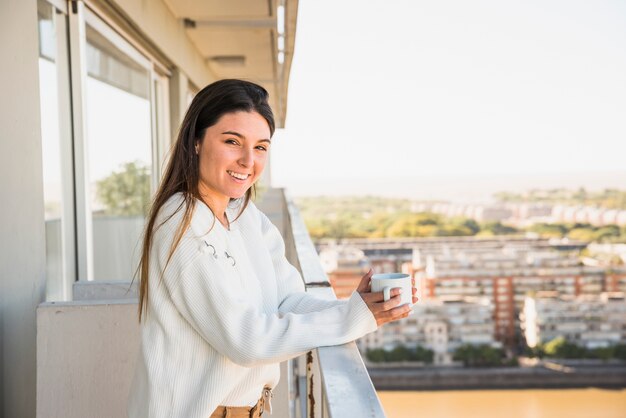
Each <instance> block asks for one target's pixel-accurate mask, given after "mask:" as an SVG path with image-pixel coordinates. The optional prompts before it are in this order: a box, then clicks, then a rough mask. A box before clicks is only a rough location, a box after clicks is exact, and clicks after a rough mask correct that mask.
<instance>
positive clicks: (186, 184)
mask: <svg viewBox="0 0 626 418" xmlns="http://www.w3.org/2000/svg"><path fill="white" fill-rule="evenodd" d="M238 111H245V112H257V113H259V114H260V115H261V116H263V118H265V120H266V121H267V124H268V125H269V128H270V133H271V134H272V135H273V134H274V130H275V125H274V115H273V113H272V109H271V108H270V106H269V103H268V93H267V91H266V90H265V89H264V88H263V87H261V86H259V85H257V84H254V83H251V82H249V81H243V80H232V79H229V80H220V81H216V82H215V83H212V84H209V85H208V86H206V87H205V88H203V89H202V90H200V92H199V93H198V94H197V95H196V96H195V97H194V99H193V101H192V102H191V105H190V106H189V109H187V113H186V114H185V118H184V119H183V123H182V124H181V126H180V129H179V131H178V138H177V139H176V143H175V144H174V147H173V148H172V150H171V155H170V157H169V161H168V163H167V168H166V169H165V174H164V176H163V179H162V180H161V184H160V185H159V188H158V190H157V192H156V194H155V196H154V198H153V200H152V205H151V207H150V211H149V214H148V222H147V223H146V227H145V230H144V236H143V248H142V251H141V259H140V261H139V265H138V266H137V271H136V274H135V276H137V274H138V275H139V278H140V281H139V309H138V310H139V312H138V313H139V321H140V322H141V318H142V315H143V314H145V313H146V311H147V306H148V278H149V276H150V274H149V273H150V272H149V266H150V249H151V247H152V237H153V235H154V232H155V231H156V230H157V229H158V228H159V227H160V226H161V225H163V224H164V223H165V222H167V220H168V219H170V218H171V217H172V216H173V215H174V214H175V213H177V212H178V211H180V210H181V209H182V208H183V207H184V208H185V212H184V214H183V219H182V222H181V223H180V225H179V226H178V229H177V230H176V234H175V235H174V240H173V242H172V246H171V248H170V251H169V256H168V258H167V261H166V263H165V266H166V267H167V264H168V263H169V261H170V259H171V257H172V254H173V253H174V251H175V250H176V247H177V246H178V244H179V243H180V240H181V239H182V237H183V235H184V234H185V232H186V231H187V228H189V224H190V222H191V217H192V215H193V211H194V209H195V205H196V199H200V193H199V191H198V183H199V178H200V175H199V164H198V157H197V155H196V152H195V144H196V143H197V141H201V140H202V138H203V137H204V134H205V132H206V129H207V128H208V127H210V126H213V125H215V124H216V123H217V122H218V120H219V119H220V117H222V116H223V115H224V114H226V113H231V112H238ZM253 192H254V186H253V187H251V188H250V189H248V190H247V191H246V194H245V196H244V198H243V199H244V204H243V205H242V208H241V211H240V212H239V214H241V212H243V210H244V209H245V208H246V206H247V205H248V202H249V201H250V197H251V195H252V193H253ZM176 193H182V195H183V198H184V200H183V202H182V203H181V204H180V206H179V207H178V208H177V209H176V211H174V213H173V214H172V215H170V216H169V217H168V218H167V219H165V220H164V221H163V222H161V223H160V224H159V225H156V218H157V214H158V213H159V210H160V209H161V207H162V206H163V205H164V204H165V202H167V200H168V199H169V198H170V197H172V196H173V195H174V194H176ZM209 209H210V208H209ZM166 267H165V268H166ZM165 268H164V269H165ZM160 273H161V274H163V271H161V272H160Z"/></svg>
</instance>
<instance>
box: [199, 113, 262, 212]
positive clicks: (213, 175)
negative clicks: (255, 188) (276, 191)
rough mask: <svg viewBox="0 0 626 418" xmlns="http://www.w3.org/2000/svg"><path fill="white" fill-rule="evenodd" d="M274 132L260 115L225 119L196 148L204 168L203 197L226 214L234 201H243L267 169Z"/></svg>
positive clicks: (242, 114)
mask: <svg viewBox="0 0 626 418" xmlns="http://www.w3.org/2000/svg"><path fill="white" fill-rule="evenodd" d="M270 142H271V141H270V128H269V125H268V124H267V121H266V120H265V119H264V118H263V116H261V115H260V114H258V113H257V112H244V111H240V112H232V113H226V114H224V115H222V117H221V118H220V119H219V120H218V121H217V123H216V124H215V125H213V126H210V127H209V128H207V130H206V133H205V135H204V138H202V140H201V141H198V143H197V144H196V150H197V153H198V158H199V166H200V184H199V185H198V186H199V187H198V188H199V191H200V194H201V196H202V197H203V198H205V199H206V200H208V201H209V202H210V203H212V204H217V205H219V206H218V207H215V208H212V209H219V210H222V209H223V208H222V207H221V205H226V204H228V202H229V200H230V199H231V198H240V197H242V196H244V195H245V193H246V191H247V190H248V189H249V188H250V187H252V184H253V183H254V182H255V181H256V180H257V179H258V178H259V176H260V175H261V173H262V172H263V168H264V167H265V162H266V161H267V156H268V152H269V147H270ZM224 208H225V206H224Z"/></svg>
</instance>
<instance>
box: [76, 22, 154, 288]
mask: <svg viewBox="0 0 626 418" xmlns="http://www.w3.org/2000/svg"><path fill="white" fill-rule="evenodd" d="M86 37H87V49H86V54H87V56H86V62H87V93H86V98H87V100H86V113H87V119H86V122H87V140H86V145H87V149H88V161H87V162H86V164H87V167H88V173H89V182H90V184H89V187H90V195H91V196H90V198H91V202H90V207H91V215H92V225H93V257H94V258H93V266H94V279H95V280H130V279H131V278H132V275H133V273H134V269H135V267H136V265H137V261H138V259H139V255H140V254H139V251H140V248H141V246H140V243H139V240H140V236H141V233H142V229H143V226H144V216H145V214H146V209H147V206H148V203H149V200H150V196H151V183H152V171H153V146H152V144H153V141H152V138H153V136H152V119H151V85H152V81H151V80H152V75H151V70H150V66H149V64H146V62H144V61H138V59H137V55H138V53H136V51H135V53H136V55H135V56H133V57H131V56H130V54H129V53H127V52H129V51H130V49H131V48H132V47H130V45H128V44H126V43H123V41H122V40H121V39H118V38H116V37H112V36H110V34H108V33H107V36H105V35H104V34H103V33H101V31H99V30H97V29H96V28H94V27H93V26H92V25H90V24H87V26H86ZM130 52H132V51H130Z"/></svg>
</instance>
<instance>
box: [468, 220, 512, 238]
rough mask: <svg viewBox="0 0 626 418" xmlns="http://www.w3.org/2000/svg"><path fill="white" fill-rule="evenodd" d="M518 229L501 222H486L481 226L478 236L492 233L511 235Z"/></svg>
mask: <svg viewBox="0 0 626 418" xmlns="http://www.w3.org/2000/svg"><path fill="white" fill-rule="evenodd" d="M519 232H520V231H519V230H517V229H516V228H513V227H512V226H508V225H504V224H502V223H501V222H487V223H485V224H484V225H482V226H481V229H480V232H479V233H478V235H479V236H493V235H513V234H518V233H519Z"/></svg>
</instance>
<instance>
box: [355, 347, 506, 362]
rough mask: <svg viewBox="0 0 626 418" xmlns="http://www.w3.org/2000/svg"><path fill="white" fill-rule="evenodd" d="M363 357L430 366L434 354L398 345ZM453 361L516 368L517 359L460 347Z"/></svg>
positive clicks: (495, 350) (498, 350)
mask: <svg viewBox="0 0 626 418" xmlns="http://www.w3.org/2000/svg"><path fill="white" fill-rule="evenodd" d="M365 356H366V357H367V359H368V360H369V361H371V362H374V363H382V362H401V361H409V362H421V363H426V364H432V362H433V359H434V352H433V351H432V350H429V349H427V348H424V347H420V346H416V347H414V348H408V347H406V346H404V345H399V346H397V347H395V348H394V349H393V350H390V351H386V350H383V349H380V348H379V349H370V350H367V352H366V353H365ZM453 360H454V361H459V362H462V363H463V365H464V366H466V367H495V366H517V359H507V358H506V354H505V352H504V350H503V349H501V348H494V347H491V346H489V345H477V346H476V345H471V344H466V345H462V346H461V347H459V348H458V349H457V350H456V351H455V352H454V356H453Z"/></svg>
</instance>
